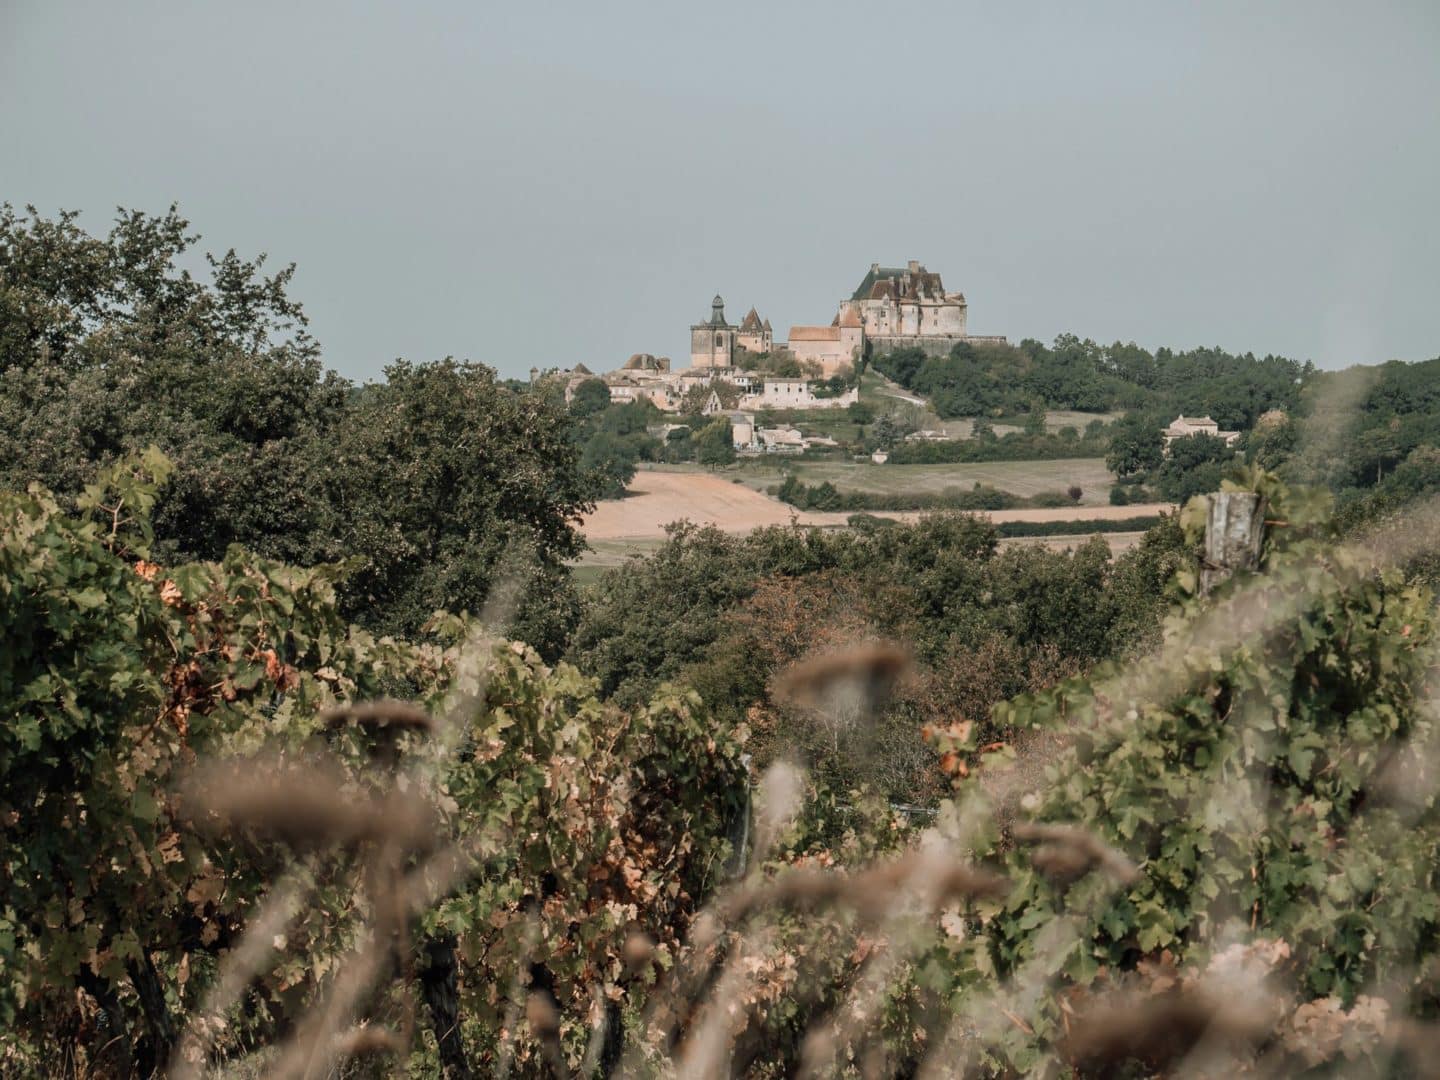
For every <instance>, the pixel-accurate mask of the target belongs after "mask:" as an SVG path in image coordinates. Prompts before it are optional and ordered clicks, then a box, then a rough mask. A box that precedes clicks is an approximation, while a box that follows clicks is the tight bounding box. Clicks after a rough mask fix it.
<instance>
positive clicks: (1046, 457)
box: [876, 414, 1113, 467]
mask: <svg viewBox="0 0 1440 1080" xmlns="http://www.w3.org/2000/svg"><path fill="white" fill-rule="evenodd" d="M1036 415H1039V416H1040V418H1041V420H1042V421H1043V415H1042V414H1036ZM876 427H877V428H878V427H879V424H878V423H877V424H876ZM981 430H982V431H986V432H989V434H988V435H981V434H979V433H977V434H976V437H975V438H970V439H907V440H905V441H904V442H902V443H900V444H899V445H898V446H896V447H895V448H894V450H893V451H891V454H890V462H891V463H892V464H895V465H940V464H948V463H951V462H976V461H1050V460H1055V459H1059V458H1075V457H1100V456H1101V455H1102V454H1104V453H1105V452H1106V449H1107V447H1108V446H1109V445H1110V444H1109V433H1110V429H1109V428H1108V427H1106V428H1101V427H1096V428H1093V429H1087V430H1086V432H1085V434H1084V435H1083V436H1078V437H1077V436H1076V435H1075V434H1074V433H1073V431H1072V434H1071V435H1070V436H1069V437H1067V436H1066V435H1065V434H1064V433H1056V434H1049V433H1047V432H1045V431H1037V430H1030V431H1009V432H1006V433H1005V434H1004V435H1000V436H996V435H995V433H994V431H993V429H991V428H989V427H988V426H986V427H984V428H983V429H981ZM1106 464H1107V465H1108V464H1109V459H1108V458H1107V460H1106ZM1112 467H1113V466H1112Z"/></svg>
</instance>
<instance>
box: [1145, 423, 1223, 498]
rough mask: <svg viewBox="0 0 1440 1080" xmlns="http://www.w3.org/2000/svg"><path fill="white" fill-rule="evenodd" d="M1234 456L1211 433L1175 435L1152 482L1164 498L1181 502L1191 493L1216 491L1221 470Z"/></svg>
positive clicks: (1221, 476) (1198, 493)
mask: <svg viewBox="0 0 1440 1080" xmlns="http://www.w3.org/2000/svg"><path fill="white" fill-rule="evenodd" d="M1236 460H1237V459H1236V453H1235V451H1234V450H1233V449H1231V448H1230V447H1229V446H1227V445H1226V443H1225V440H1224V439H1221V438H1217V437H1215V436H1213V435H1190V436H1187V437H1186V438H1183V439H1176V440H1174V441H1173V442H1171V444H1170V452H1169V453H1168V454H1167V455H1166V457H1165V461H1164V463H1163V464H1162V465H1161V466H1160V470H1159V472H1158V473H1157V474H1156V481H1155V482H1156V486H1157V487H1158V488H1159V490H1160V494H1161V495H1163V496H1165V498H1167V499H1170V500H1172V501H1173V502H1177V503H1183V502H1185V501H1186V500H1187V499H1189V498H1190V497H1191V496H1192V495H1203V494H1205V493H1206V492H1210V491H1219V490H1220V481H1221V479H1223V477H1224V475H1225V470H1226V469H1227V468H1228V467H1229V466H1231V465H1233V464H1234V463H1235V462H1236Z"/></svg>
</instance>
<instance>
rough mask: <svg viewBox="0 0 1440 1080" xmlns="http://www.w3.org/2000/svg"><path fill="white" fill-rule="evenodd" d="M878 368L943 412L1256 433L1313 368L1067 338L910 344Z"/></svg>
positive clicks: (1289, 402) (1287, 403)
mask: <svg viewBox="0 0 1440 1080" xmlns="http://www.w3.org/2000/svg"><path fill="white" fill-rule="evenodd" d="M873 362H874V365H875V368H876V370H877V371H880V372H882V373H883V374H885V375H887V376H889V377H890V378H892V379H894V380H895V381H896V382H897V383H899V384H900V385H901V386H903V387H905V388H906V389H909V390H913V391H915V392H916V393H918V394H922V395H924V396H925V397H927V398H929V400H930V404H931V406H932V407H933V408H934V409H935V411H936V412H937V413H938V414H939V415H940V416H942V417H953V416H1002V415H1009V414H1014V413H1020V412H1030V413H1035V412H1037V411H1039V409H1041V408H1050V409H1078V410H1081V411H1085V412H1103V411H1106V410H1110V409H1127V410H1129V409H1145V410H1147V411H1151V412H1157V413H1160V414H1169V415H1172V416H1173V415H1175V414H1177V413H1187V414H1190V415H1204V414H1208V415H1210V416H1213V417H1214V418H1215V419H1216V420H1217V421H1219V423H1220V426H1221V427H1222V428H1227V429H1238V430H1245V429H1248V428H1249V427H1250V426H1251V425H1252V424H1253V423H1254V421H1255V420H1256V418H1257V417H1259V416H1260V414H1261V413H1263V412H1265V411H1267V410H1269V409H1287V410H1293V409H1294V408H1295V405H1296V403H1297V401H1298V394H1299V390H1300V387H1301V385H1303V384H1304V383H1305V381H1306V380H1307V379H1309V378H1311V377H1312V376H1313V375H1314V367H1313V365H1311V364H1309V363H1308V362H1307V363H1304V364H1301V363H1298V362H1296V361H1293V360H1287V359H1285V358H1283V357H1276V356H1265V357H1261V358H1257V357H1255V356H1253V355H1251V354H1249V353H1246V354H1244V355H1233V354H1230V353H1226V352H1224V351H1223V350H1220V349H1192V350H1189V351H1187V352H1179V353H1177V352H1173V351H1172V350H1170V349H1164V348H1162V349H1158V350H1156V352H1155V353H1153V354H1151V353H1149V352H1147V351H1146V350H1144V349H1141V348H1140V347H1139V346H1137V345H1134V344H1133V343H1132V344H1128V345H1127V344H1121V343H1119V342H1117V343H1115V344H1114V345H1110V346H1100V345H1097V344H1096V343H1095V342H1093V341H1089V340H1085V341H1081V340H1080V339H1078V338H1076V337H1075V336H1074V335H1070V334H1062V335H1061V336H1059V337H1057V338H1056V339H1055V341H1054V343H1053V344H1051V345H1049V346H1046V345H1043V344H1041V343H1040V342H1038V341H1034V340H1029V339H1027V340H1025V341H1022V342H1021V343H1020V345H1019V346H1011V345H973V344H970V343H968V342H961V343H960V344H958V345H956V346H955V347H954V348H953V349H952V350H951V352H950V353H949V355H947V356H943V357H927V356H925V354H924V353H922V352H920V351H919V350H915V349H911V350H900V351H898V352H894V353H890V354H888V355H884V356H879V357H876V358H875V360H874V361H873Z"/></svg>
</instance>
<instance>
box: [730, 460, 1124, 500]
mask: <svg viewBox="0 0 1440 1080" xmlns="http://www.w3.org/2000/svg"><path fill="white" fill-rule="evenodd" d="M786 464H788V465H790V466H792V467H793V469H794V471H795V475H796V476H797V477H798V478H799V479H800V480H802V481H804V482H805V483H807V484H818V483H821V482H823V481H826V480H828V481H830V483H832V484H834V485H835V487H836V488H837V489H839V490H840V491H863V492H875V493H877V494H891V493H894V492H902V491H903V492H916V493H924V494H939V493H941V492H943V491H946V490H947V489H950V488H960V489H962V490H967V491H968V490H969V489H970V488H972V487H974V486H975V485H976V484H977V483H978V484H985V485H988V486H990V487H994V488H998V489H999V490H1001V491H1008V492H1009V493H1010V494H1012V495H1020V496H1030V495H1038V494H1039V493H1041V492H1045V491H1049V492H1056V491H1060V492H1063V491H1064V490H1065V489H1066V488H1068V487H1069V486H1070V485H1072V484H1074V485H1077V486H1078V487H1079V488H1080V490H1081V491H1083V492H1084V495H1083V496H1082V497H1081V499H1080V505H1082V506H1104V505H1107V504H1108V502H1109V495H1110V485H1111V484H1112V483H1113V480H1112V478H1111V476H1110V470H1108V469H1107V468H1105V462H1104V461H1103V460H1102V459H1100V458H1061V459H1058V460H1055V461H987V462H976V463H960V464H950V465H876V464H874V463H873V462H869V461H864V462H859V461H825V460H818V461H805V460H791V461H788V462H786ZM779 466H780V462H779V461H776V460H774V459H769V460H764V461H754V462H748V461H747V462H745V463H744V464H743V465H741V466H740V467H739V468H737V469H736V471H735V475H736V476H739V477H740V479H741V481H742V482H743V483H744V484H745V485H746V486H748V487H753V488H755V489H756V490H757V491H764V490H766V489H767V488H769V487H772V486H774V485H776V484H778V483H780V480H781V474H780V471H779Z"/></svg>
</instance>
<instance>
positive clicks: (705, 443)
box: [695, 416, 735, 469]
mask: <svg viewBox="0 0 1440 1080" xmlns="http://www.w3.org/2000/svg"><path fill="white" fill-rule="evenodd" d="M695 455H696V459H697V460H698V461H699V462H700V464H701V465H708V466H709V467H710V468H712V469H716V468H719V467H720V466H722V465H733V464H734V462H735V437H734V434H733V433H732V431H731V429H730V421H729V420H728V419H727V418H726V417H723V416H722V417H719V418H717V419H715V420H712V421H711V422H710V423H708V424H706V425H705V426H704V427H703V428H701V429H700V430H699V432H697V433H696V435H695Z"/></svg>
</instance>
